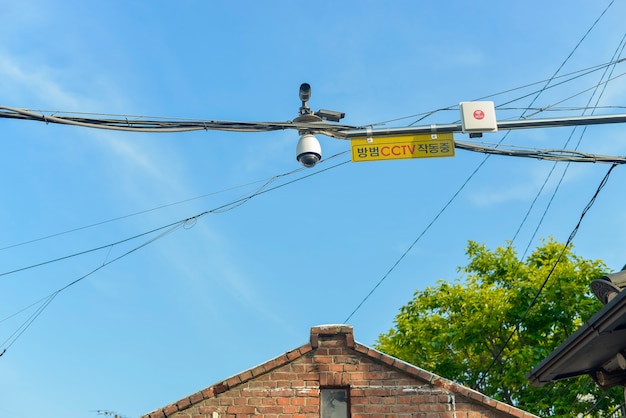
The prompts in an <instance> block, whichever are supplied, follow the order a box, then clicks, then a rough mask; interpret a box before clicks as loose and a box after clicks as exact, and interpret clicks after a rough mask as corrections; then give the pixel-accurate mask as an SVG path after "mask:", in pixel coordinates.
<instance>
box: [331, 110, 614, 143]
mask: <svg viewBox="0 0 626 418" xmlns="http://www.w3.org/2000/svg"><path fill="white" fill-rule="evenodd" d="M625 122H626V114H619V115H601V116H577V117H567V118H552V119H521V120H511V121H501V122H498V130H505V131H506V130H513V129H531V128H554V127H563V126H582V125H605V124H611V123H625ZM437 132H439V133H451V132H463V127H462V125H461V124H460V123H455V124H448V125H424V126H410V127H404V128H366V129H350V130H346V131H340V132H338V133H339V134H340V135H342V136H343V137H345V138H346V139H350V138H356V137H373V136H382V135H412V134H413V135H418V134H429V133H437Z"/></svg>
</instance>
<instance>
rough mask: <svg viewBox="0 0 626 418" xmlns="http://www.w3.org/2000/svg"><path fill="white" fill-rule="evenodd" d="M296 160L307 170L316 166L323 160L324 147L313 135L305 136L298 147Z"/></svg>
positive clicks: (301, 138)
mask: <svg viewBox="0 0 626 418" xmlns="http://www.w3.org/2000/svg"><path fill="white" fill-rule="evenodd" d="M296 159H297V160H298V161H300V164H302V165H303V166H305V167H307V168H311V167H313V166H315V164H317V163H318V162H320V160H321V159H322V146H321V145H320V143H319V141H318V140H317V138H315V137H314V136H313V135H311V134H304V135H302V136H301V137H300V140H299V141H298V145H296Z"/></svg>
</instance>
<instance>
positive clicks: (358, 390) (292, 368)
mask: <svg viewBox="0 0 626 418" xmlns="http://www.w3.org/2000/svg"><path fill="white" fill-rule="evenodd" d="M325 386H331V387H337V386H340V387H346V388H349V393H350V412H351V417H352V418H389V417H394V418H403V417H423V418H453V417H454V418H461V417H462V418H478V417H482V418H512V417H517V418H531V417H534V416H533V415H531V414H529V413H526V412H524V411H521V410H519V409H516V408H513V407H511V406H509V405H506V404H503V403H500V402H497V401H494V400H493V399H491V398H488V397H486V396H484V395H482V394H480V393H478V392H475V391H473V390H471V389H469V388H466V387H463V386H460V385H458V384H456V383H454V382H451V381H449V380H446V379H443V378H441V377H439V376H436V375H434V374H432V373H429V372H427V371H425V370H422V369H420V368H419V367H416V366H413V365H410V364H407V363H404V362H402V361H400V360H398V359H395V358H393V357H389V356H386V355H384V354H382V353H380V352H378V351H376V350H374V349H372V348H369V347H366V346H363V345H361V344H359V343H357V342H355V341H354V335H353V333H352V328H351V327H349V326H346V325H327V326H321V327H314V328H313V329H312V330H311V343H310V344H307V345H304V346H302V347H300V348H297V349H295V350H291V351H289V352H287V353H286V354H283V355H281V356H279V357H277V358H275V359H272V360H270V361H268V362H266V363H265V364H263V365H260V366H257V367H255V368H253V369H250V370H247V371H245V372H242V373H240V374H238V375H236V376H232V377H230V378H228V379H226V380H224V381H222V382H220V383H217V384H215V385H213V386H211V387H209V388H206V389H204V390H202V391H200V392H197V393H195V394H192V395H190V396H189V397H187V398H184V399H181V400H179V401H177V402H175V403H172V404H170V405H168V406H166V407H164V408H162V409H160V410H158V411H154V412H152V413H150V414H148V415H145V417H144V418H218V417H219V418H243V417H264V418H314V417H315V418H318V417H319V416H320V410H319V405H320V399H319V396H320V388H323V387H325Z"/></svg>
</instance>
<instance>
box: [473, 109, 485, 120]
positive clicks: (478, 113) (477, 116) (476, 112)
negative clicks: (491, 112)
mask: <svg viewBox="0 0 626 418" xmlns="http://www.w3.org/2000/svg"><path fill="white" fill-rule="evenodd" d="M484 118H485V112H483V111H482V110H480V109H478V110H474V119H477V120H481V119H484Z"/></svg>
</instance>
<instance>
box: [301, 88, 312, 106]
mask: <svg viewBox="0 0 626 418" xmlns="http://www.w3.org/2000/svg"><path fill="white" fill-rule="evenodd" d="M310 98H311V85H310V84H309V83H302V84H301V85H300V100H302V103H305V102H308V101H309V99H310Z"/></svg>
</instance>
